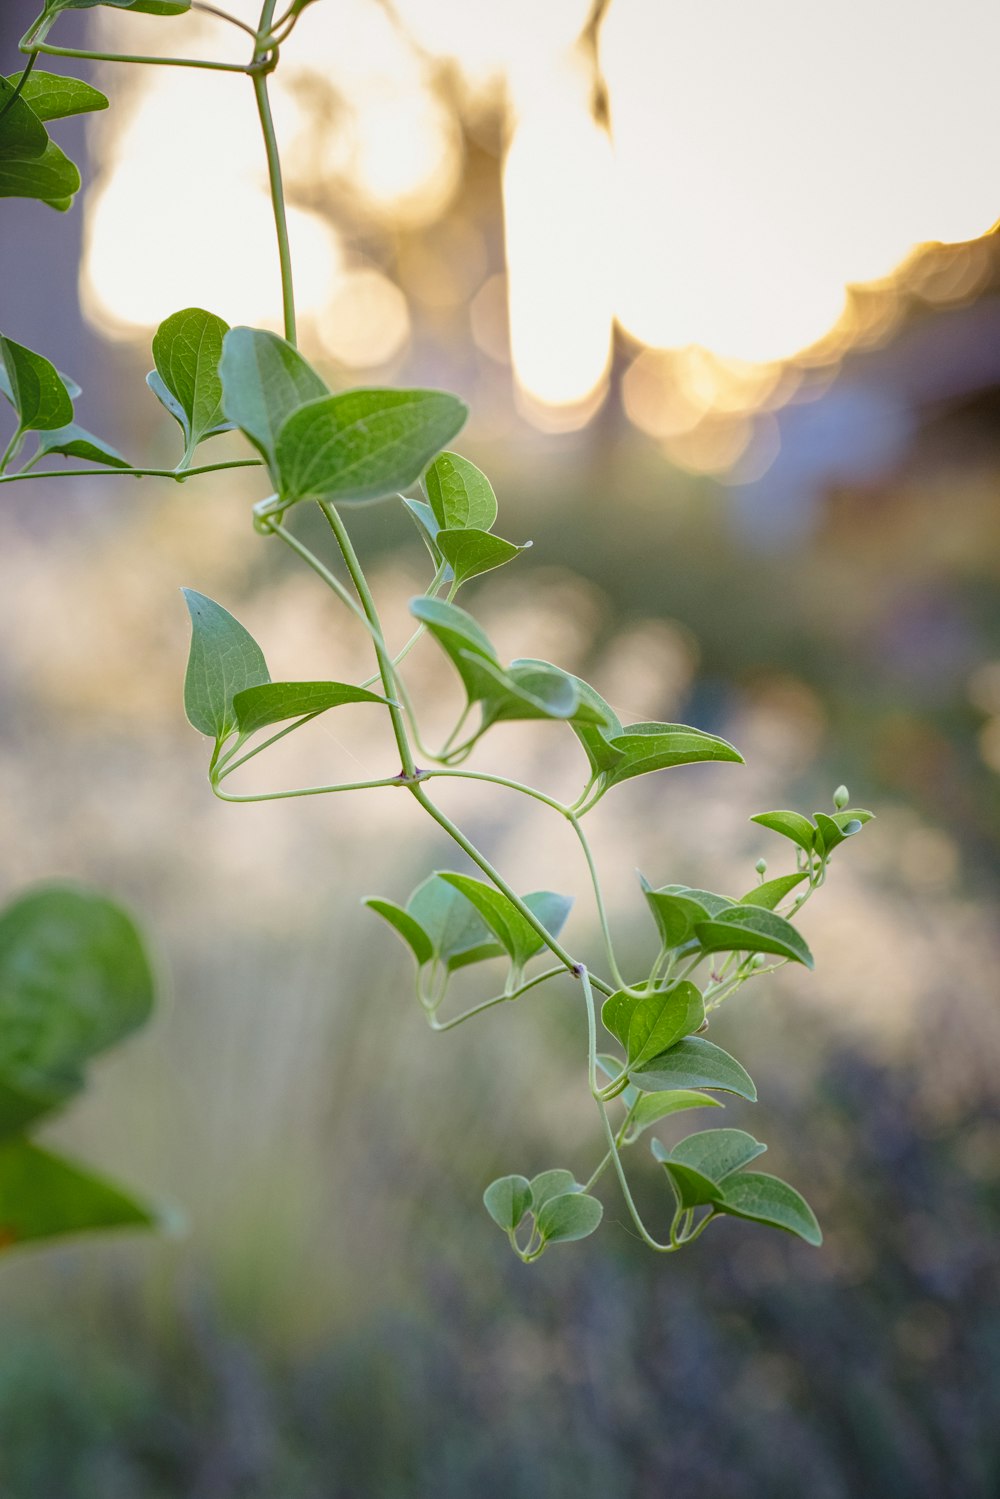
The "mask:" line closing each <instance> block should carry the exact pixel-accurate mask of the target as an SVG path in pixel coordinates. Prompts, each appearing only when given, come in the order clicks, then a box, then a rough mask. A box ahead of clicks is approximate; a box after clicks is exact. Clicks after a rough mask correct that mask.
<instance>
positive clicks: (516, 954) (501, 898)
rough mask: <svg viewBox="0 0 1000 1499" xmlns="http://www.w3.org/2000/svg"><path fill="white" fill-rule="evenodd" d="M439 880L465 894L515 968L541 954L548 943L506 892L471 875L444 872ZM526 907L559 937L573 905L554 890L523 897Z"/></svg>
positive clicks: (554, 935) (568, 898) (550, 932)
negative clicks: (545, 942) (509, 898)
mask: <svg viewBox="0 0 1000 1499" xmlns="http://www.w3.org/2000/svg"><path fill="white" fill-rule="evenodd" d="M438 878H439V879H441V880H444V881H445V882H446V883H447V884H449V885H451V886H452V887H453V889H455V890H458V891H460V892H461V894H462V895H464V896H465V898H466V900H468V901H470V902H471V903H472V905H473V906H475V908H476V910H477V911H478V912H479V914H480V916H481V917H482V918H483V920H484V921H485V922H486V925H487V926H488V927H489V929H490V931H491V932H493V933H494V935H495V936H496V937H497V938H498V940H499V941H500V943H501V945H502V946H503V948H504V950H505V952H506V953H507V955H508V956H509V958H510V960H511V962H512V963H513V965H514V967H515V968H517V969H520V968H523V967H524V965H525V963H527V961H528V959H529V958H532V957H534V956H535V954H536V953H538V952H541V950H542V948H543V947H544V945H545V944H544V942H543V941H542V938H541V937H540V936H539V934H538V933H537V932H536V931H535V929H534V927H533V926H531V925H530V923H529V922H528V921H526V920H525V918H524V917H523V916H522V915H521V912H520V911H519V910H518V909H517V907H516V906H515V905H514V904H513V903H512V902H511V901H510V900H508V898H507V896H506V895H504V894H503V892H502V891H500V890H497V889H495V888H494V887H493V886H492V885H487V884H486V883H485V881H483V880H477V879H474V878H473V877H472V876H471V875H467V874H453V873H452V872H451V871H450V870H442V871H440V872H439V874H438ZM523 900H524V903H525V905H526V906H527V907H528V909H529V910H530V911H531V912H532V914H533V915H535V916H537V918H538V920H539V921H540V922H541V923H542V925H543V926H544V927H545V929H546V930H547V931H548V933H549V935H550V936H552V937H558V935H559V933H560V932H561V931H562V928H563V926H564V925H565V922H566V918H567V916H568V915H569V913H570V908H571V907H572V905H573V901H572V898H571V897H570V896H568V895H556V894H555V892H554V891H552V890H536V891H534V892H532V894H530V895H525V896H524V897H523Z"/></svg>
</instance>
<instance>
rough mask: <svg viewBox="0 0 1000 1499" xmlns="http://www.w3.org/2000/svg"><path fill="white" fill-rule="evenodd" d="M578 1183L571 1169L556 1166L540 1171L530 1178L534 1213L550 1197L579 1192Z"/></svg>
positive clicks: (536, 1213) (538, 1210) (540, 1208)
mask: <svg viewBox="0 0 1000 1499" xmlns="http://www.w3.org/2000/svg"><path fill="white" fill-rule="evenodd" d="M579 1191H580V1184H579V1182H578V1181H577V1180H576V1178H575V1177H574V1175H573V1173H572V1171H562V1170H560V1169H559V1168H558V1167H557V1168H555V1169H554V1170H552V1171H541V1172H539V1174H538V1176H533V1177H532V1178H531V1210H532V1212H533V1213H534V1214H535V1215H536V1217H537V1215H538V1213H539V1212H540V1211H541V1210H542V1208H543V1207H544V1206H545V1204H546V1203H547V1202H548V1201H549V1199H550V1198H552V1197H563V1196H565V1195H566V1193H567V1192H579Z"/></svg>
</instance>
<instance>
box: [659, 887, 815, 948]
mask: <svg viewBox="0 0 1000 1499" xmlns="http://www.w3.org/2000/svg"><path fill="white" fill-rule="evenodd" d="M804 878H805V876H804V875H791V876H784V877H783V878H782V879H779V880H772V881H769V882H768V887H765V886H763V885H761V886H757V887H756V889H754V890H751V891H749V892H748V893H747V895H745V896H743V897H742V899H741V900H739V901H731V900H729V899H728V898H727V897H726V896H723V895H715V894H714V893H713V892H712V891H710V890H693V889H690V888H689V887H688V886H686V885H664V886H663V887H662V889H660V890H654V889H652V888H651V886H650V885H649V884H648V883H647V881H646V880H645V879H642V877H641V876H640V879H641V880H642V888H643V894H644V895H645V897H646V903H647V905H648V906H649V908H650V910H651V912H652V914H653V919H654V920H655V922H656V925H657V928H658V930H659V933H660V937H661V939H662V942H663V946H664V948H665V949H666V950H667V951H672V950H675V949H677V948H683V949H684V950H685V951H690V952H696V951H697V950H698V949H700V950H701V951H702V952H703V953H706V954H707V953H716V952H745V953H771V954H773V955H774V956H776V957H781V958H785V959H787V960H788V961H790V962H793V963H803V964H804V965H805V966H806V967H807V968H812V967H813V957H812V953H811V952H810V951H809V947H808V944H807V943H806V941H805V938H804V937H803V936H802V934H801V933H800V932H799V931H797V930H796V928H795V927H794V926H793V925H792V923H791V922H790V921H786V919H785V918H784V917H783V916H779V915H778V914H777V912H776V911H774V910H772V909H771V904H772V902H773V903H774V904H777V902H778V901H779V900H781V899H782V897H783V896H784V895H785V894H787V893H788V891H789V890H790V889H792V888H794V886H795V885H796V884H798V883H799V881H800V880H802V879H804Z"/></svg>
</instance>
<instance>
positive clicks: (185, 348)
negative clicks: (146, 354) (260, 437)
mask: <svg viewBox="0 0 1000 1499" xmlns="http://www.w3.org/2000/svg"><path fill="white" fill-rule="evenodd" d="M228 332H229V324H228V323H225V322H223V320H222V318H220V317H216V316H215V314H214V313H212V312H206V311H205V309H204V308H203V307H185V308H184V310H183V311H182V312H175V313H174V314H173V315H172V316H171V317H168V318H166V319H165V320H164V321H163V322H162V323H161V324H160V326H159V327H158V328H157V330H156V332H155V333H154V335H153V363H154V365H155V366H156V368H155V369H152V370H150V372H149V374H148V375H147V376H146V384H147V385H148V386H149V388H150V390H151V391H152V392H153V394H154V396H155V397H156V399H157V400H158V401H159V402H160V404H161V405H162V406H163V407H164V408H165V409H166V410H167V411H168V412H169V413H170V415H171V416H172V417H173V419H174V421H175V422H177V424H178V426H179V427H180V429H181V432H182V433H183V435H184V455H183V457H182V458H181V461H180V463H179V464H178V466H177V467H178V471H182V470H183V469H185V468H188V467H189V466H190V463H191V460H192V458H193V457H194V450H195V448H196V447H197V446H198V444H199V443H200V442H204V441H205V439H206V437H215V436H216V435H217V434H218V433H219V432H228V431H230V430H231V429H232V426H233V423H232V422H231V421H227V420H226V418H225V417H224V416H223V414H222V380H221V379H220V377H219V361H220V360H221V358H222V341H223V339H224V338H225V336H226V334H227V333H228Z"/></svg>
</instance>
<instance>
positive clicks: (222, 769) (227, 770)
mask: <svg viewBox="0 0 1000 1499" xmlns="http://www.w3.org/2000/svg"><path fill="white" fill-rule="evenodd" d="M318 717H319V714H318V713H305V714H303V716H302V717H301V718H297V719H296V720H295V722H294V723H290V724H286V725H285V727H284V728H283V729H279V730H278V732H277V734H272V735H271V737H270V738H269V739H265V740H264V742H263V743H262V744H258V745H257V746H256V747H255V748H254V749H252V750H248V751H247V753H246V754H245V755H240V757H239V759H238V760H233V759H231V758H230V756H223V757H222V759H221V760H220V761H219V780H220V781H223V780H225V778H226V776H231V775H232V773H233V771H234V770H239V768H240V766H241V765H245V764H246V763H247V761H248V760H252V759H253V758H254V756H255V755H259V754H262V753H263V751H264V750H266V749H270V748H271V745H272V744H277V742H278V740H279V739H284V737H285V735H286V734H293V733H294V732H295V730H296V729H301V728H302V726H303V724H307V723H312V721H313V719H314V718H318ZM239 748H240V746H239V744H238V743H237V744H235V745H234V746H233V749H232V751H231V754H235V753H236V751H237V750H238V749H239Z"/></svg>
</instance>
